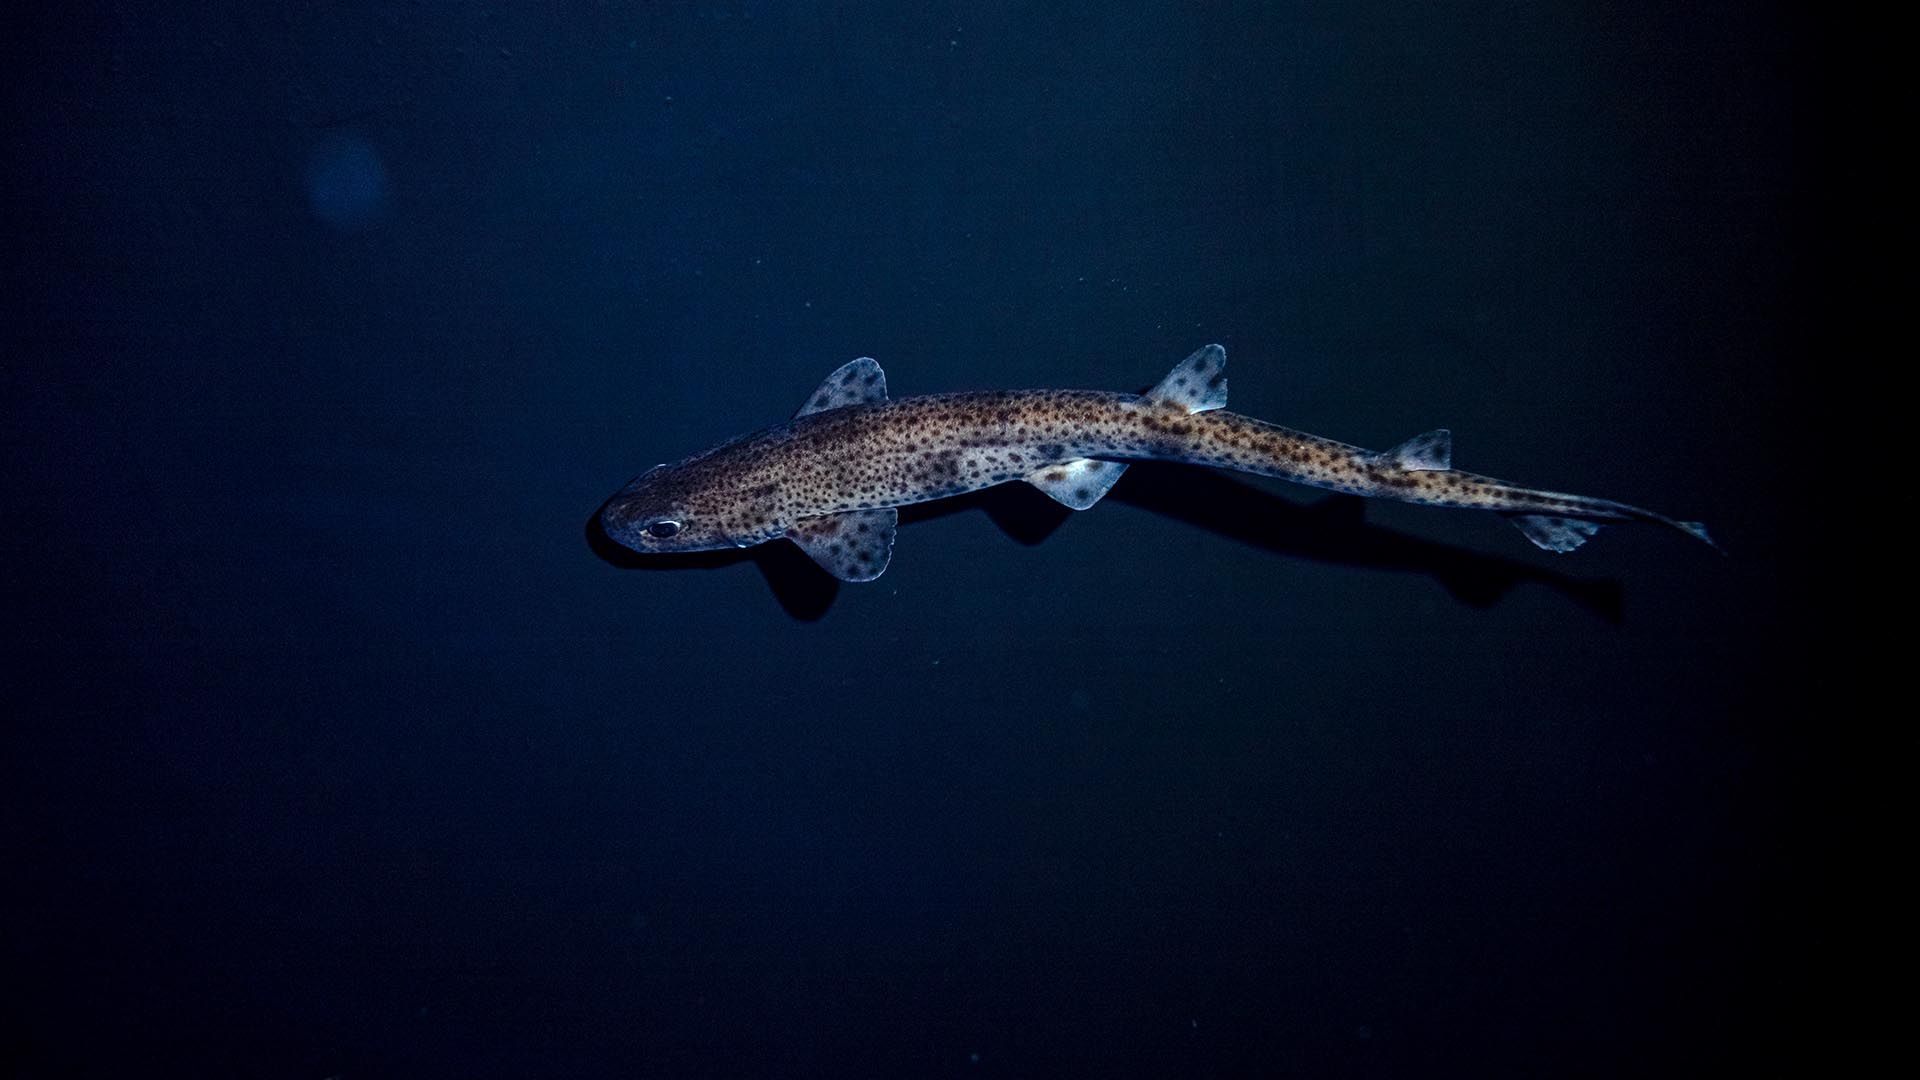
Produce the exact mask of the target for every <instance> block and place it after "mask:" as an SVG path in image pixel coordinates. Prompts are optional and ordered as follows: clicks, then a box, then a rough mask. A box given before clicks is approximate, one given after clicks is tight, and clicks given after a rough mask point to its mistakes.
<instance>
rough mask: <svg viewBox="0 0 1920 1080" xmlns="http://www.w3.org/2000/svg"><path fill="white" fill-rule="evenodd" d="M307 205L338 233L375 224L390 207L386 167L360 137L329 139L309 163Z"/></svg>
mask: <svg viewBox="0 0 1920 1080" xmlns="http://www.w3.org/2000/svg"><path fill="white" fill-rule="evenodd" d="M307 202H308V204H309V205H310V206H312V207H313V212H314V215H315V216H316V217H318V218H319V219H320V220H321V221H324V222H326V223H327V224H328V225H331V226H333V227H334V228H336V229H359V228H364V227H365V226H367V225H370V224H372V223H373V222H374V221H375V220H376V219H378V218H379V217H380V215H381V213H382V212H383V211H384V210H385V209H386V207H387V167H386V166H385V165H383V164H381V161H380V154H379V152H378V151H376V150H374V148H373V145H372V144H371V143H369V142H367V140H365V139H362V138H360V137H359V136H358V135H347V134H336V135H330V136H328V137H327V138H325V139H324V140H322V141H321V142H320V144H319V145H317V146H315V147H314V148H313V153H312V155H311V156H310V157H309V158H308V159H307Z"/></svg>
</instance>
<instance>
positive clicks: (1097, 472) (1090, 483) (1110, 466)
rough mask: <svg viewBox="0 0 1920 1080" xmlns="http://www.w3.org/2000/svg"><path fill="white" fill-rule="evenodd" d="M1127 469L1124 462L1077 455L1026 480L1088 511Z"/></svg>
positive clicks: (1058, 500)
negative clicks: (1078, 456) (1077, 456)
mask: <svg viewBox="0 0 1920 1080" xmlns="http://www.w3.org/2000/svg"><path fill="white" fill-rule="evenodd" d="M1126 471H1127V467H1126V465H1125V464H1124V463H1122V462H1118V461H1095V460H1094V459H1092V458H1076V459H1074V460H1072V461H1063V462H1061V463H1060V464H1058V465H1049V466H1047V467H1046V468H1044V469H1041V470H1040V471H1039V472H1036V473H1031V474H1029V475H1028V476H1027V478H1026V480H1027V483H1029V484H1032V485H1033V486H1034V487H1037V488H1039V489H1040V490H1041V491H1044V492H1046V493H1047V494H1048V495H1050V496H1052V497H1053V500H1054V501H1055V502H1057V503H1060V504H1062V505H1065V506H1071V507H1073V508H1074V509H1075V510H1085V509H1086V508H1087V507H1089V506H1092V505H1093V504H1094V503H1097V502H1099V501H1100V497H1101V496H1102V495H1105V494H1106V493H1107V489H1108V488H1111V487H1112V486H1113V483H1114V481H1116V480H1118V479H1120V474H1121V473H1123V472H1126Z"/></svg>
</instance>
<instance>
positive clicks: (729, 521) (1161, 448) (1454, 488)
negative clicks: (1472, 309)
mask: <svg viewBox="0 0 1920 1080" xmlns="http://www.w3.org/2000/svg"><path fill="white" fill-rule="evenodd" d="M1224 365H1225V353H1224V351H1223V350H1221V349H1220V348H1219V346H1208V347H1207V348H1206V349H1202V350H1200V351H1199V352H1196V353H1195V354H1194V355H1193V356H1191V357H1189V358H1188V359H1187V360H1185V361H1183V362H1182V363H1181V365H1179V366H1177V367H1176V368H1175V369H1174V372H1173V373H1172V374H1170V375H1169V376H1168V378H1167V379H1166V380H1165V381H1163V382H1162V383H1161V384H1160V385H1159V386H1157V387H1155V388H1154V390H1153V391H1151V392H1149V393H1148V394H1147V395H1134V394H1121V393H1111V392H1106V391H1098V390H992V391H982V392H975V393H958V394H933V395H928V396H924V397H910V398H902V399H899V400H896V401H888V400H886V396H885V382H884V377H882V376H880V374H879V372H880V368H879V365H878V364H875V363H874V362H873V361H871V360H868V359H864V358H863V359H862V360H859V361H855V362H854V363H852V364H849V365H847V366H846V367H845V368H842V369H841V370H840V371H838V372H835V374H834V375H833V376H831V377H829V379H828V381H827V383H824V384H822V387H821V389H820V390H818V391H816V392H815V395H814V396H813V397H810V398H809V403H808V405H807V406H805V407H803V408H802V410H801V414H800V415H798V416H796V417H795V418H794V419H793V420H792V421H790V422H788V423H785V424H780V425H777V426H774V427H770V428H766V429H764V430H762V431H758V432H754V433H752V434H749V435H744V436H741V437H739V438H736V439H733V440H731V441H729V442H726V443H723V444H721V445H720V446H717V447H714V448H713V449H711V450H707V451H705V452H703V453H700V454H696V455H694V456H692V457H689V458H686V459H685V460H683V461H680V462H678V463H675V464H670V465H661V466H657V467H655V468H654V469H653V470H651V471H649V472H647V473H644V474H642V475H641V476H639V477H637V478H636V479H635V480H634V481H633V482H632V483H630V484H628V485H627V487H626V488H624V489H622V490H621V492H620V493H619V494H617V495H615V496H614V498H613V499H611V500H609V502H608V504H607V506H606V507H605V508H604V509H603V510H602V513H601V522H602V525H603V527H604V528H605V529H606V531H607V534H608V535H609V536H611V537H613V538H614V539H615V540H617V541H619V542H621V543H622V544H625V545H627V546H628V547H631V548H633V549H635V550H637V551H642V552H668V551H698V550H711V549H715V548H728V547H748V546H751V545H753V544H759V543H764V542H766V541H768V540H773V539H777V538H779V537H783V536H786V537H789V538H791V539H793V540H794V541H795V542H796V543H799V544H801V546H802V547H804V548H806V549H807V550H808V552H809V554H812V555H813V556H814V557H815V558H816V559H817V560H819V561H821V563H822V565H823V566H826V567H827V568H828V569H829V570H831V571H833V572H834V573H836V574H838V575H839V576H841V577H843V578H846V579H848V580H871V578H873V577H878V576H879V574H880V572H881V571H883V570H884V569H885V566H886V559H887V555H888V553H889V552H890V551H891V547H892V541H893V521H894V515H893V514H892V512H891V510H892V508H894V507H899V506H907V505H910V504H913V503H921V502H927V501H929V500H932V499H942V498H947V497H949V496H953V495H960V494H964V493H966V492H969V491H976V490H979V489H981V488H985V487H991V486H993V485H995V484H1004V483H1007V482H1009V481H1013V480H1028V479H1030V480H1031V481H1032V482H1034V483H1036V485H1037V486H1040V487H1041V488H1042V489H1043V490H1047V491H1048V493H1049V494H1051V495H1053V496H1054V497H1055V498H1056V499H1059V500H1060V501H1062V502H1064V503H1067V504H1068V505H1073V506H1076V507H1080V506H1088V505H1092V503H1093V502H1096V501H1098V499H1099V496H1100V495H1101V494H1103V493H1104V490H1105V489H1104V488H1099V490H1093V488H1094V487H1095V486H1097V485H1098V484H1100V483H1102V482H1104V483H1106V484H1108V485H1111V483H1112V481H1113V479H1115V478H1117V476H1118V473H1119V472H1120V471H1121V470H1122V469H1124V464H1123V463H1125V462H1131V461H1171V462H1180V463H1183V464H1189V465H1205V466H1210V467H1213V468H1220V469H1230V470H1233V471H1236V472H1244V473H1252V474H1255V475H1258V476H1274V477H1279V478H1281V479H1284V480H1291V481H1293V482H1295V483H1300V484H1306V485H1309V486H1311V487H1318V488H1325V489H1328V490H1331V491H1338V492H1344V493H1347V494H1351V495H1361V496H1367V497H1371V498H1387V499H1396V500H1399V501H1401V502H1410V503H1418V504H1421V505H1426V506H1448V507H1462V508H1472V509H1479V510H1491V511H1495V512H1499V513H1502V514H1505V515H1508V516H1510V517H1512V518H1514V519H1515V521H1516V524H1519V525H1520V526H1521V529H1522V531H1523V532H1525V533H1526V534H1527V536H1528V538H1529V539H1531V540H1533V541H1534V543H1536V544H1539V545H1540V546H1541V547H1544V548H1547V549H1549V550H1556V551H1565V550H1571V549H1572V548H1574V547H1577V546H1579V544H1580V543H1581V542H1583V541H1584V540H1585V539H1586V537H1587V536H1590V535H1592V531H1593V529H1594V528H1595V527H1597V526H1595V525H1594V524H1593V523H1595V522H1600V521H1630V520H1641V521H1654V522H1660V523H1663V524H1667V525H1672V526H1674V527H1676V528H1680V529H1682V530H1684V531H1686V532H1688V533H1690V534H1692V535H1694V536H1696V537H1698V538H1700V539H1702V540H1707V542H1708V543H1712V541H1711V540H1708V538H1707V536H1706V533H1705V530H1704V529H1702V528H1701V527H1699V526H1698V525H1696V524H1694V523H1692V522H1679V521H1674V520H1673V519H1671V518H1667V517H1665V516H1663V515H1660V514H1656V513H1653V512H1652V511H1648V510H1642V509H1640V508H1638V507H1633V506H1628V505H1626V504H1624V503H1618V502H1613V501H1611V500H1607V499H1596V498H1591V497H1588V496H1582V495H1568V494H1562V493H1558V492H1551V491H1539V490H1534V489H1531V488H1523V487H1518V486H1515V485H1513V484H1509V483H1507V482H1505V481H1502V480H1496V479H1493V478H1492V477H1487V476H1480V475H1477V474H1474V473H1467V472H1460V471H1457V470H1454V469H1452V468H1450V467H1449V465H1450V461H1449V457H1450V448H1449V445H1448V444H1449V438H1448V436H1447V433H1446V432H1445V431H1435V432H1429V433H1427V434H1425V435H1421V436H1416V437H1415V438H1413V439H1410V440H1408V441H1407V443H1404V444H1402V446H1401V447H1398V448H1396V449H1394V450H1390V451H1387V452H1384V453H1380V452H1375V451H1370V450H1365V449H1362V448H1360V447H1357V446H1350V445H1348V444H1346V443H1342V442H1336V441H1334V440H1332V439H1326V438H1322V437H1320V436H1318V435H1312V434H1309V433H1307V432H1304V431H1296V430H1293V429H1291V428H1285V427H1280V426H1278V425H1275V424H1269V423H1266V422H1264V421H1261V420H1256V419H1254V418H1253V417H1250V416H1243V415H1240V414H1238V413H1232V412H1227V411H1226V410H1225V409H1223V408H1220V407H1219V406H1221V405H1224V404H1225V401H1226V382H1225V374H1224ZM855 384H859V385H855ZM1107 463H1113V464H1111V465H1109V464H1107ZM1082 480H1084V481H1085V482H1084V483H1082V482H1081V481H1082ZM837 515H853V516H852V517H850V518H847V519H846V524H847V525H848V526H849V527H848V528H845V529H842V528H839V527H837V522H836V516H837ZM667 525H671V526H672V527H673V528H672V532H671V535H667V536H660V535H658V534H659V533H661V532H666V531H667ZM823 526H825V527H824V528H823ZM854 538H871V539H862V540H861V542H862V543H865V544H866V545H867V547H865V548H864V549H862V548H850V547H847V546H846V545H848V544H850V543H851V542H852V541H853V539H854ZM828 544H838V545H842V546H841V547H839V548H835V549H829V548H827V547H826V546H825V545H828ZM863 556H864V560H863V558H862V557H863Z"/></svg>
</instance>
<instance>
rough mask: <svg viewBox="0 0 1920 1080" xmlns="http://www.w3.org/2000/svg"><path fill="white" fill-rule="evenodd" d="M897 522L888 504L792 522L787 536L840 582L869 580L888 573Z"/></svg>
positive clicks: (897, 519) (895, 515) (895, 511)
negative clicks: (872, 508) (877, 507)
mask: <svg viewBox="0 0 1920 1080" xmlns="http://www.w3.org/2000/svg"><path fill="white" fill-rule="evenodd" d="M899 521H900V512H899V511H897V510H895V509H894V508H893V507H891V506H888V507H883V508H881V509H879V510H849V511H847V512H846V513H843V514H823V515H821V516H820V517H810V518H802V519H800V520H799V521H797V522H795V523H794V524H793V525H792V527H790V528H789V529H787V539H789V540H791V541H793V542H794V543H796V544H798V545H800V550H802V551H804V552H806V553H807V554H808V555H809V556H811V557H812V558H813V561H814V562H817V563H819V564H820V565H821V567H822V568H824V569H825V570H826V571H827V573H829V574H832V575H833V576H834V577H837V578H839V579H840V580H841V581H872V580H873V579H874V578H877V577H879V576H880V575H881V574H884V573H886V572H887V563H888V562H889V561H891V560H892V558H893V536H894V532H895V528H896V526H897V525H898V524H899Z"/></svg>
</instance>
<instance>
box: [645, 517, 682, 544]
mask: <svg viewBox="0 0 1920 1080" xmlns="http://www.w3.org/2000/svg"><path fill="white" fill-rule="evenodd" d="M679 531H680V523H679V522H677V521H656V522H654V523H652V524H650V525H648V526H647V535H648V536H651V537H653V538H654V539H655V540H665V539H667V538H668V537H670V536H672V535H673V534H675V533H677V532H679Z"/></svg>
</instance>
